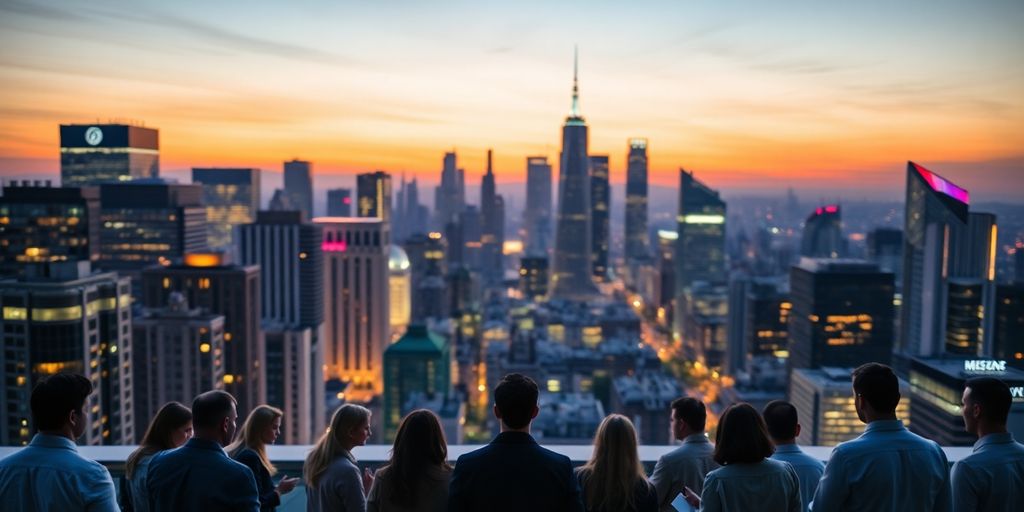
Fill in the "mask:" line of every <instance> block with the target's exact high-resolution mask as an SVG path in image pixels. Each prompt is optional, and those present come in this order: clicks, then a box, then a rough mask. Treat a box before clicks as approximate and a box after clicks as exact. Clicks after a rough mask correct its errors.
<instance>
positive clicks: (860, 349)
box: [789, 258, 895, 368]
mask: <svg viewBox="0 0 1024 512" xmlns="http://www.w3.org/2000/svg"><path fill="white" fill-rule="evenodd" d="M893 288H894V286H893V276H892V274H890V273H888V272H882V271H880V270H878V266H877V265H875V264H874V263H870V262H867V261H864V260H844V259H831V258H821V259H811V258H803V259H801V260H800V264H799V265H796V266H794V267H793V269H792V272H791V274H790V292H791V299H792V304H793V306H792V314H790V315H789V339H790V343H789V366H790V367H791V368H821V367H823V366H839V367H844V368H845V367H850V368H855V367H857V366H860V365H862V364H864V363H868V362H872V361H874V362H879V363H882V364H890V361H891V359H892V349H893V317H894V315H895V312H894V308H893V303H892V298H893Z"/></svg>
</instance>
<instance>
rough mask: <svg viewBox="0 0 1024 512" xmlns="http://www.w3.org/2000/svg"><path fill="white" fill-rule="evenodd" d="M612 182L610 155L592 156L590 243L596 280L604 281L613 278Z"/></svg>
mask: <svg viewBox="0 0 1024 512" xmlns="http://www.w3.org/2000/svg"><path fill="white" fill-rule="evenodd" d="M611 195H612V193H611V184H610V183H609V182H608V155H592V156H591V157H590V229H591V235H590V237H591V238H590V243H591V257H592V258H593V262H594V263H593V268H592V270H593V272H594V281H596V282H599V283H603V282H605V281H608V280H609V279H610V278H611V274H610V271H611V269H610V267H609V266H608V247H609V245H611V225H610V219H609V216H608V214H609V210H610V209H611V199H612V198H611Z"/></svg>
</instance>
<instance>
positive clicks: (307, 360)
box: [238, 211, 325, 442]
mask: <svg viewBox="0 0 1024 512" xmlns="http://www.w3.org/2000/svg"><path fill="white" fill-rule="evenodd" d="M304 219H305V217H304V216H303V214H302V212H300V211H279V212H278V211H261V212H259V213H258V214H257V216H256V222H254V223H252V224H244V225H242V226H240V227H239V228H238V234H239V240H238V246H239V254H240V255H241V263H242V264H243V265H253V266H258V267H259V269H260V300H261V307H260V311H261V325H262V328H263V330H264V336H265V339H266V346H267V349H266V358H267V359H266V363H265V364H266V369H267V403H268V404H270V405H273V406H275V407H278V408H281V409H283V410H285V411H286V412H287V414H286V416H285V417H284V418H283V421H282V433H283V435H284V436H285V438H286V439H294V440H296V441H293V442H312V441H311V439H313V438H314V437H315V436H316V435H317V434H316V433H315V430H316V429H317V428H319V427H318V426H319V425H322V423H323V417H324V400H323V397H324V385H323V381H324V376H323V364H324V359H323V350H324V348H323V347H324V344H325V341H324V334H323V322H324V278H323V276H324V258H323V249H322V247H321V243H322V238H323V227H321V226H320V225H318V224H313V223H311V222H308V221H305V220H304Z"/></svg>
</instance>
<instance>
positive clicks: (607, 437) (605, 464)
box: [576, 414, 658, 512]
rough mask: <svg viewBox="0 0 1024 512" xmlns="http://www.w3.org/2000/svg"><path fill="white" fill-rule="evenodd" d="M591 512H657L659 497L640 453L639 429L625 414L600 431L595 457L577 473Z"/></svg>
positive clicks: (613, 417)
mask: <svg viewBox="0 0 1024 512" xmlns="http://www.w3.org/2000/svg"><path fill="white" fill-rule="evenodd" d="M576 478H577V479H578V480H579V482H580V489H581V490H582V491H583V503H584V504H585V505H586V507H587V511H588V512H611V511H623V512H625V511H631V512H657V510H658V494H657V492H656V491H655V489H654V486H653V485H651V484H650V482H648V481H647V476H646V475H645V474H644V467H643V465H642V464H641V463H640V455H639V454H638V453H637V438H636V429H635V428H633V422H631V421H629V418H627V417H625V416H623V415H621V414H612V415H609V416H608V417H606V418H605V419H604V421H602V422H601V425H600V426H598V427H597V433H596V434H595V435H594V454H593V455H592V456H591V457H590V460H589V461H587V463H586V464H584V465H583V466H581V467H579V468H578V469H577V470H576Z"/></svg>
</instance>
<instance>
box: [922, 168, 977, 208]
mask: <svg viewBox="0 0 1024 512" xmlns="http://www.w3.org/2000/svg"><path fill="white" fill-rule="evenodd" d="M913 166H914V169H917V173H918V174H920V175H921V177H922V178H924V181H925V182H927V183H928V186H929V187H931V188H932V190H934V191H936V192H938V193H940V194H945V195H947V196H949V197H952V198H953V199H956V200H957V201H960V202H961V203H964V204H969V203H970V199H971V195H970V193H968V192H967V191H966V190H964V189H962V188H960V187H958V186H956V185H954V184H953V183H952V182H950V181H948V180H947V179H945V178H943V177H942V176H939V175H938V174H935V173H934V172H931V171H929V170H928V169H925V168H924V167H921V166H920V165H917V164H913Z"/></svg>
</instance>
